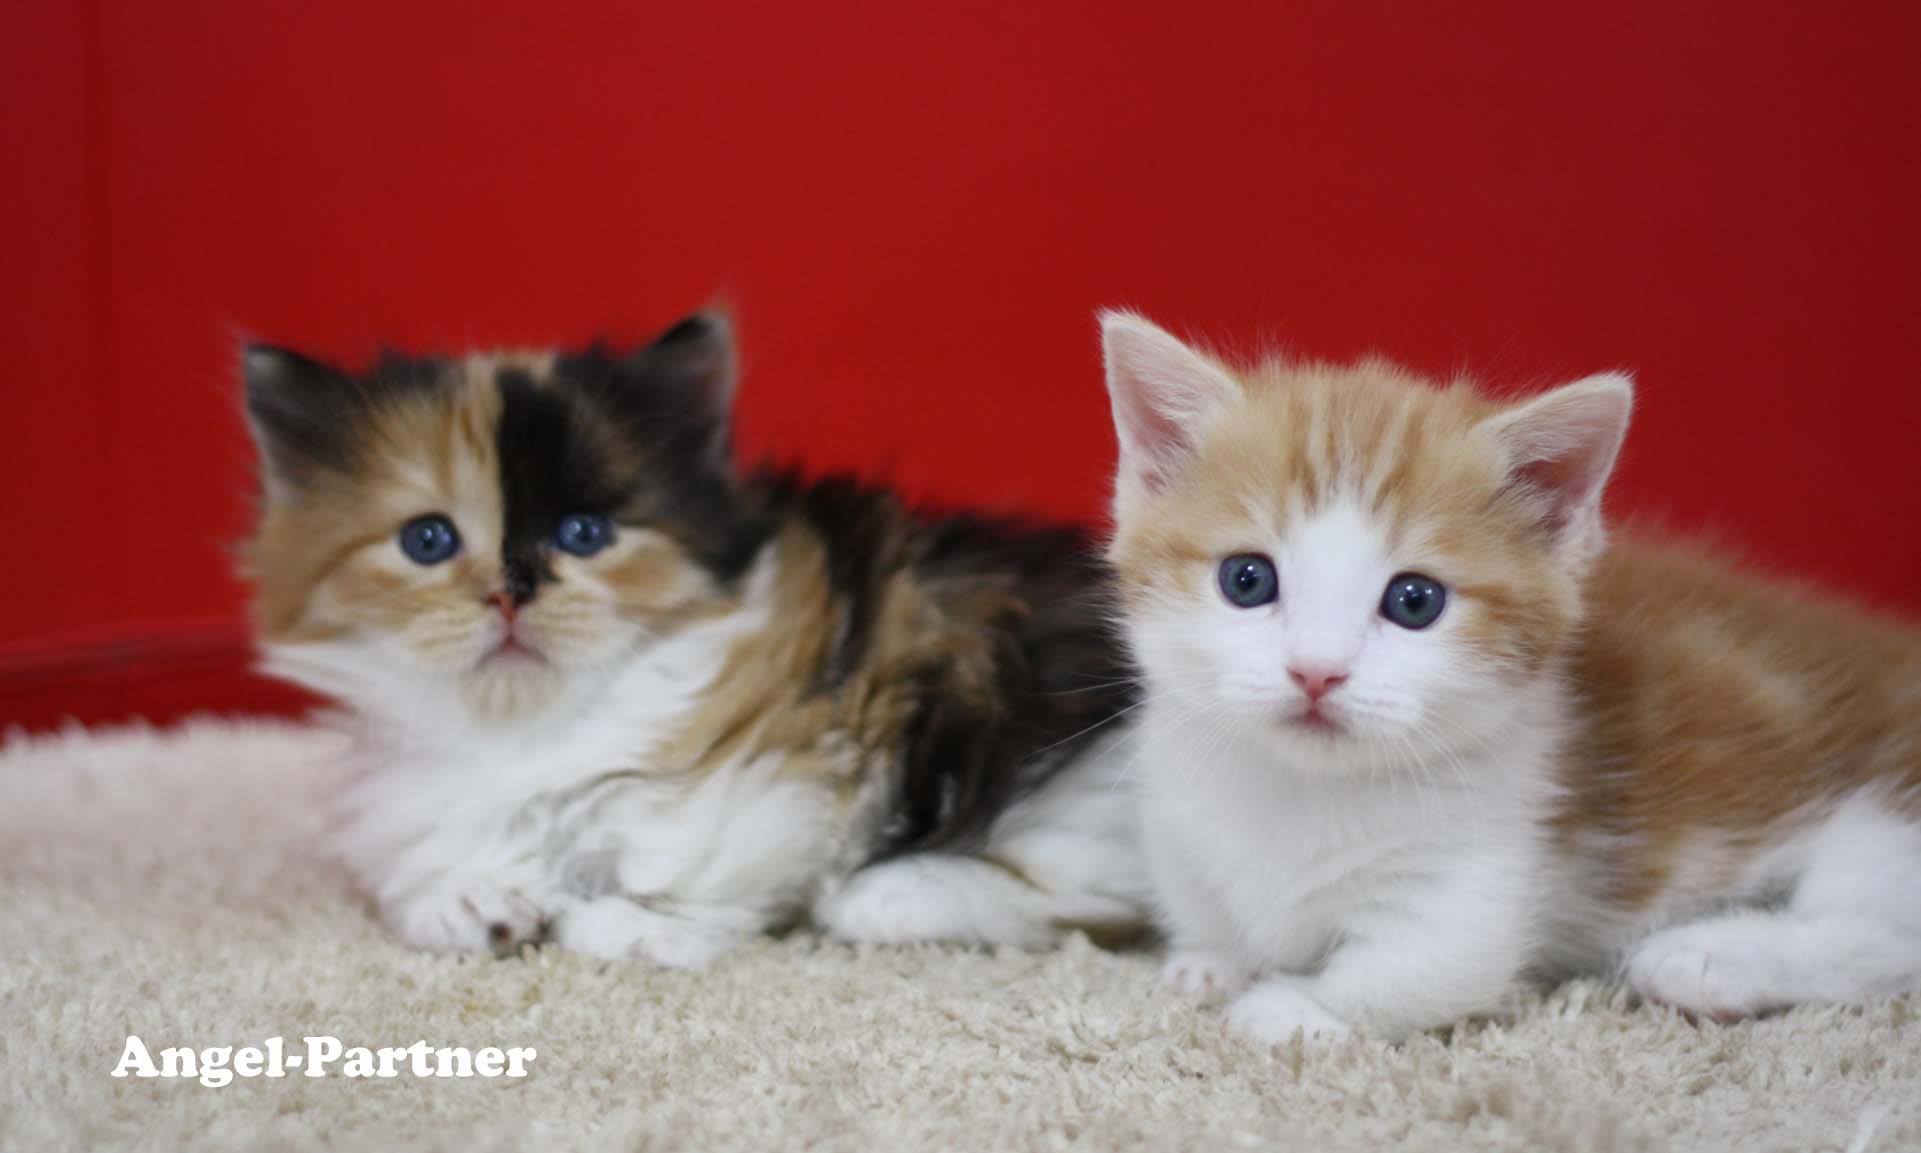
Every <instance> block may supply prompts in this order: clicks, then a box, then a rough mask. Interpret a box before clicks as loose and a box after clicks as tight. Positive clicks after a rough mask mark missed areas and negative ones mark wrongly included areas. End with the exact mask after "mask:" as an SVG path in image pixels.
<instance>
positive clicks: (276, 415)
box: [240, 344, 358, 495]
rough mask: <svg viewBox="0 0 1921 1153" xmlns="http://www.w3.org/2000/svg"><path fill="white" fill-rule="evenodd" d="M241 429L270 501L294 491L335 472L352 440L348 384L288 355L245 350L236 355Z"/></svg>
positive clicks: (262, 348) (267, 348) (336, 373)
mask: <svg viewBox="0 0 1921 1153" xmlns="http://www.w3.org/2000/svg"><path fill="white" fill-rule="evenodd" d="M240 364H241V373H242V375H243V377H244V378H245V380H246V385H247V424H248V426H249V427H250V428H251V429H252V430H253V438H254V444H255V445H257V446H258V447H259V450H260V459H261V464H262V473H263V476H264V478H265V480H266V482H267V487H268V492H269V494H270V495H286V494H289V493H291V492H293V491H297V490H298V489H300V488H301V487H303V486H304V485H306V484H307V482H308V481H310V480H311V479H312V478H313V475H314V474H315V473H316V472H317V471H319V470H321V469H324V468H329V467H337V466H338V465H339V464H340V462H341V459H342V457H343V456H344V454H345V452H346V450H347V448H348V446H349V443H350V438H351V436H352V430H351V428H350V427H349V425H350V424H351V410H352V408H353V405H354V402H355V398H356V397H357V395H358V393H357V390H356V389H355V387H354V382H353V378H352V377H350V376H348V375H347V374H346V373H344V372H341V371H340V370H339V369H337V368H334V367H333V366H331V365H328V364H324V363H322V362H320V361H318V360H314V359H313V358H311V357H308V356H304V355H302V354H300V353H298V352H294V351H292V350H291V349H286V348H279V347H276V346H274V345H271V344H249V345H247V346H246V347H245V348H243V349H242V350H241V361H240Z"/></svg>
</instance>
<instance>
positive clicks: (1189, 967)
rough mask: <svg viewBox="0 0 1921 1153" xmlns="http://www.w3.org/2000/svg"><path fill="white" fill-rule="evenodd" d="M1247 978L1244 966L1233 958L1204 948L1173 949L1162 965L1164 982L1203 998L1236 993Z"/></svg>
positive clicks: (1207, 999) (1209, 999)
mask: <svg viewBox="0 0 1921 1153" xmlns="http://www.w3.org/2000/svg"><path fill="white" fill-rule="evenodd" d="M1247 978H1248V972H1247V969H1246V968H1245V967H1243V966H1242V965H1241V964H1240V963H1239V962H1237V961H1235V960H1234V959H1233V958H1231V957H1229V956H1227V955H1226V954H1224V953H1213V952H1208V951H1206V950H1203V949H1176V950H1174V951H1173V952H1172V953H1169V954H1168V955H1167V962H1166V964H1164V965H1162V966H1161V982H1162V983H1163V984H1166V985H1169V986H1172V987H1173V988H1174V989H1176V990H1178V991H1180V992H1182V993H1185V994H1187V995H1188V996H1190V997H1199V998H1201V999H1202V1000H1204V1001H1211V1000H1213V999H1214V998H1216V997H1228V996H1232V995H1233V994H1235V993H1238V992H1239V991H1240V990H1241V987H1242V986H1244V985H1246V984H1247Z"/></svg>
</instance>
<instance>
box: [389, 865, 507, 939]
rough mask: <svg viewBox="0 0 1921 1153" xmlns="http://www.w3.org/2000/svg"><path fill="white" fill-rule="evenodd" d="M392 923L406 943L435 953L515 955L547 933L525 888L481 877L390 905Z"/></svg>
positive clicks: (463, 880) (435, 889) (434, 889)
mask: <svg viewBox="0 0 1921 1153" xmlns="http://www.w3.org/2000/svg"><path fill="white" fill-rule="evenodd" d="M386 919H387V923H388V925H390V926H391V927H392V928H393V931H394V934H395V935H396V936H398V937H399V938H400V939H401V940H402V941H405V942H406V943H407V944H409V945H412V946H413V947H414V948H416V949H426V950H428V951H429V952H434V953H488V952H491V953H494V954H497V955H500V956H509V955H511V954H513V952H514V951H515V950H517V949H519V948H520V946H521V944H522V943H524V942H529V941H538V940H540V938H541V935H542V933H543V931H544V929H545V917H544V916H543V915H542V913H541V910H540V906H538V905H536V904H534V902H533V901H531V900H529V899H528V898H527V897H526V896H525V895H524V894H522V893H521V892H520V890H518V889H513V888H508V887H505V886H501V885H497V884H495V883H494V882H492V881H489V880H485V879H480V878H460V879H457V880H449V881H447V882H444V883H442V884H439V885H436V886H434V887H432V888H430V889H428V890H427V891H426V892H423V893H419V894H416V895H414V896H412V897H409V898H407V899H406V900H403V901H400V902H399V903H397V904H395V905H393V906H391V907H389V908H388V909H387V910H386Z"/></svg>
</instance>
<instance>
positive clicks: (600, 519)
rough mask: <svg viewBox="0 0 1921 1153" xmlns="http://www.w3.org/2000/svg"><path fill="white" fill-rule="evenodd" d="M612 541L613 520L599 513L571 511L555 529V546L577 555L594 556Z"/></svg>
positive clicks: (561, 519)
mask: <svg viewBox="0 0 1921 1153" xmlns="http://www.w3.org/2000/svg"><path fill="white" fill-rule="evenodd" d="M612 543H614V525H613V522H612V521H610V520H608V519H607V518H606V517H604V516H601V515H600V514H599V513H593V512H576V513H570V514H569V515H567V516H563V517H561V518H560V524H559V526H558V527H556V528H555V529H554V547H556V548H558V549H559V550H560V551H561V552H570V553H573V554H574V555H575V556H593V555H594V554H595V553H597V552H599V551H600V550H601V549H604V548H606V547H607V546H608V545H610V544H612Z"/></svg>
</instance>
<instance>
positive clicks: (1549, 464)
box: [1510, 456, 1591, 537]
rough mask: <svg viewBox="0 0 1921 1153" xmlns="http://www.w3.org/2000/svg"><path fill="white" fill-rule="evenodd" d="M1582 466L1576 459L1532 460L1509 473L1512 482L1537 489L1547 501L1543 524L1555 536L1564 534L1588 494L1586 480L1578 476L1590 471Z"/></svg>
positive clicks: (1581, 462)
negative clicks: (1512, 479)
mask: <svg viewBox="0 0 1921 1153" xmlns="http://www.w3.org/2000/svg"><path fill="white" fill-rule="evenodd" d="M1585 463H1586V462H1585V461H1584V460H1583V458H1581V457H1579V456H1572V457H1563V458H1561V459H1559V460H1531V461H1528V462H1527V463H1526V464H1523V465H1519V466H1517V467H1516V468H1515V469H1514V470H1513V472H1512V473H1511V474H1510V475H1512V476H1513V477H1514V479H1515V480H1518V481H1520V482H1522V483H1524V484H1526V485H1528V486H1530V487H1532V488H1534V489H1537V490H1539V491H1540V492H1541V493H1543V494H1544V495H1545V496H1546V497H1547V498H1548V510H1547V515H1546V517H1545V518H1544V521H1543V523H1545V524H1546V526H1547V529H1548V531H1549V532H1550V533H1552V534H1553V535H1555V536H1557V537H1558V536H1560V535H1561V534H1562V533H1563V532H1565V531H1567V526H1568V522H1569V520H1570V519H1572V516H1573V511H1574V509H1576V508H1578V507H1579V506H1580V504H1581V501H1582V500H1583V498H1585V496H1586V495H1587V488H1588V481H1587V479H1586V478H1585V477H1583V476H1582V475H1581V474H1583V473H1585V472H1589V471H1591V469H1588V468H1585V467H1583V465H1584V464H1585Z"/></svg>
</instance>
